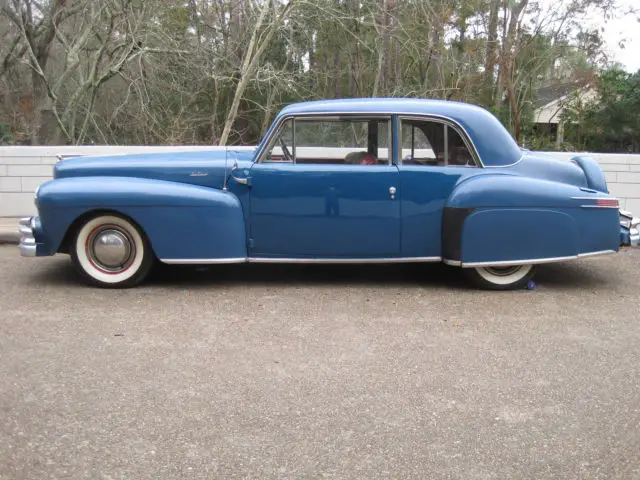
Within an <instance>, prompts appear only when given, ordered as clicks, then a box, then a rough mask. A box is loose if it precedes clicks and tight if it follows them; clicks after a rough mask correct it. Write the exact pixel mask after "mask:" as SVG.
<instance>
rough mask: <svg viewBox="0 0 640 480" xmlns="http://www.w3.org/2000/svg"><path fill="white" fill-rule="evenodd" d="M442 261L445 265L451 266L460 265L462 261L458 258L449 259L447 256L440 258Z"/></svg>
mask: <svg viewBox="0 0 640 480" xmlns="http://www.w3.org/2000/svg"><path fill="white" fill-rule="evenodd" d="M442 263H444V264H445V265H450V266H452V267H459V266H461V265H462V262H461V261H460V260H449V259H448V258H445V259H444V260H442Z"/></svg>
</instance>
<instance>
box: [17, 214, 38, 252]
mask: <svg viewBox="0 0 640 480" xmlns="http://www.w3.org/2000/svg"><path fill="white" fill-rule="evenodd" d="M35 228H36V218H35V217H24V218H21V219H20V227H19V230H20V245H19V247H18V248H20V255H22V256H23V257H35V256H36V255H37V249H38V247H37V245H38V244H37V242H36V237H35V235H34V233H33V232H34V230H35Z"/></svg>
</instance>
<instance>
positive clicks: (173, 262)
mask: <svg viewBox="0 0 640 480" xmlns="http://www.w3.org/2000/svg"><path fill="white" fill-rule="evenodd" d="M441 260H442V258H441V257H399V258H393V257H390V258H284V257H283V258H270V257H247V258H244V257H237V258H161V259H160V261H161V262H162V263H167V264H170V265H177V264H183V265H198V264H228V263H345V264H354V263H414V262H416V263H417V262H439V261H441Z"/></svg>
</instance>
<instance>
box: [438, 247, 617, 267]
mask: <svg viewBox="0 0 640 480" xmlns="http://www.w3.org/2000/svg"><path fill="white" fill-rule="evenodd" d="M612 253H616V251H615V250H600V251H597V252H587V253H579V254H578V255H571V256H568V257H549V258H530V259H523V260H503V261H498V262H461V261H460V260H449V259H447V258H445V259H444V260H442V261H443V262H444V263H445V264H447V265H451V266H454V267H462V268H475V267H495V266H505V267H506V266H512V265H536V264H541V263H555V262H564V261H568V260H577V259H580V258H586V257H594V256H597V255H609V254H612Z"/></svg>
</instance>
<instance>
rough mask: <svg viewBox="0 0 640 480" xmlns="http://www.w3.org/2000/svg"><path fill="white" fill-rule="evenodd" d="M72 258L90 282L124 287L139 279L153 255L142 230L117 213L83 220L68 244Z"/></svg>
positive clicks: (145, 273) (107, 286)
mask: <svg viewBox="0 0 640 480" xmlns="http://www.w3.org/2000/svg"><path fill="white" fill-rule="evenodd" d="M70 250H71V252H70V253H71V259H72V260H73V263H74V265H75V266H76V268H77V269H78V271H79V272H80V274H81V275H82V276H83V277H84V278H85V280H87V281H88V282H89V283H91V284H92V285H96V286H99V287H105V288H127V287H133V286H135V285H137V284H139V283H140V282H142V281H143V280H144V279H145V278H146V277H147V275H148V274H149V271H150V270H151V267H152V266H153V261H154V256H153V252H152V251H151V247H150V246H149V242H148V241H147V239H146V237H145V236H144V233H142V232H141V231H140V230H139V229H138V228H137V227H136V226H135V225H133V223H131V221H129V220H127V219H125V218H124V217H121V216H118V215H112V214H110V215H100V216H96V217H93V218H91V219H89V220H88V221H86V222H85V223H84V224H83V225H82V226H81V227H80V228H79V230H78V232H77V234H76V236H75V239H74V241H73V244H72V245H71V249H70Z"/></svg>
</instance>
